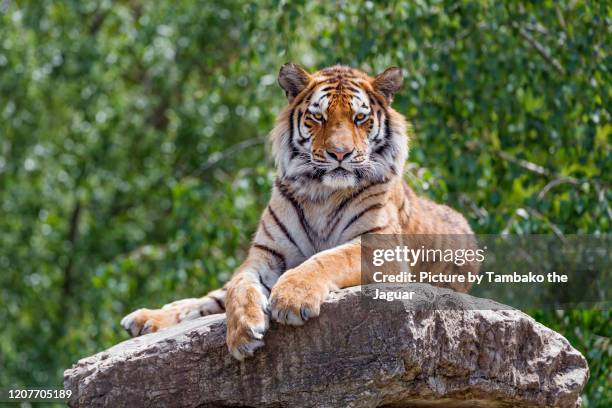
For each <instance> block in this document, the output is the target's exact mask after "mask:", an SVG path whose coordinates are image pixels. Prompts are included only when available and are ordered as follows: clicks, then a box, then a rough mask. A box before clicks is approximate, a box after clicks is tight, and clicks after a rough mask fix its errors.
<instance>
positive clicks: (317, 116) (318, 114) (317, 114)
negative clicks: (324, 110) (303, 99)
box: [312, 112, 323, 122]
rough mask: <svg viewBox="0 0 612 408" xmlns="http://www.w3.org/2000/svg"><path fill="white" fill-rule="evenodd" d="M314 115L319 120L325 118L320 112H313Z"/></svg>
mask: <svg viewBox="0 0 612 408" xmlns="http://www.w3.org/2000/svg"><path fill="white" fill-rule="evenodd" d="M312 117H313V118H315V119H316V120H318V121H319V122H321V121H322V120H323V115H321V114H320V113H319V112H317V113H313V114H312Z"/></svg>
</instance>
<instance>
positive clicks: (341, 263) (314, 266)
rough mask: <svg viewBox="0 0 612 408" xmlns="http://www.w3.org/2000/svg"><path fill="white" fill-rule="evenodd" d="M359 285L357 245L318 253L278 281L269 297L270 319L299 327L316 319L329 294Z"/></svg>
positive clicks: (359, 257) (359, 266)
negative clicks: (307, 321)
mask: <svg viewBox="0 0 612 408" xmlns="http://www.w3.org/2000/svg"><path fill="white" fill-rule="evenodd" d="M360 281H361V249H360V243H359V242H358V241H357V242H355V241H353V242H350V243H347V244H343V245H340V246H338V247H336V248H332V249H329V250H327V251H323V252H320V253H318V254H316V255H313V256H312V257H311V258H309V259H308V260H306V261H304V262H303V263H302V264H300V265H299V266H297V267H295V268H293V269H290V270H288V271H287V272H285V273H284V274H283V275H282V276H281V277H280V278H279V280H278V282H277V283H276V285H275V286H274V287H273V288H272V295H271V296H270V312H271V317H272V319H273V320H275V321H277V322H279V323H283V324H291V325H296V326H299V325H302V324H303V323H304V322H305V321H306V320H308V319H309V318H311V317H316V316H318V315H319V311H320V307H321V303H323V302H324V301H325V299H326V298H327V295H328V294H329V292H330V291H331V290H335V289H340V288H346V287H349V286H357V285H359V284H360Z"/></svg>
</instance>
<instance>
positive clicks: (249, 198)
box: [0, 0, 612, 407]
mask: <svg viewBox="0 0 612 408" xmlns="http://www.w3.org/2000/svg"><path fill="white" fill-rule="evenodd" d="M1 3H2V4H1V5H0V7H4V9H2V10H1V11H0V116H1V120H0V270H1V271H2V273H0V321H2V322H3V326H2V331H1V332H0V367H1V369H0V387H4V386H9V385H21V386H50V385H53V386H59V385H60V383H61V381H62V370H63V369H64V368H66V367H67V366H69V365H70V364H71V363H72V362H74V361H75V360H76V359H77V358H78V357H82V356H85V355H88V354H91V353H94V352H96V351H99V350H100V349H103V348H105V347H108V346H110V345H112V344H114V343H116V342H118V341H121V340H123V339H125V338H126V335H125V334H124V333H123V332H122V330H121V329H120V326H119V324H118V323H119V320H120V318H121V317H122V316H123V315H124V314H126V313H128V312H129V311H131V310H133V309H134V308H137V307H141V306H160V305H162V304H164V303H166V302H168V301H171V300H175V299H178V298H182V297H192V296H197V295H200V294H203V293H205V292H206V291H208V290H210V289H212V288H215V287H218V286H219V285H220V284H221V283H222V282H223V281H225V280H227V279H228V277H229V276H230V274H231V272H232V270H233V269H234V268H235V267H236V266H237V265H238V264H239V263H240V261H241V259H242V257H243V255H244V253H245V249H246V247H247V245H248V243H249V240H250V237H251V236H252V233H253V232H254V228H255V226H256V223H257V219H258V217H259V213H260V211H261V210H262V209H263V207H264V205H265V202H266V200H267V198H268V195H269V189H270V185H271V181H272V179H273V171H272V168H273V166H272V161H271V160H270V154H269V149H267V148H265V147H264V146H265V144H264V142H265V136H266V133H267V132H268V131H269V130H270V129H271V127H272V125H273V121H274V118H275V115H276V113H277V112H278V111H279V110H280V108H281V107H282V106H283V105H284V103H285V99H284V96H283V95H282V92H281V91H280V90H279V88H278V87H277V85H276V73H277V72H278V68H279V67H280V65H281V64H282V63H284V62H286V61H293V62H297V63H300V64H302V65H304V66H305V67H307V68H309V69H312V70H315V69H318V68H321V67H324V66H328V65H332V64H333V63H336V62H340V63H344V64H348V65H352V66H355V67H359V68H362V69H365V70H367V71H369V72H372V73H374V72H377V71H382V70H383V69H384V68H386V67H387V66H389V65H398V66H401V67H403V69H404V70H405V74H406V75H405V76H406V80H405V86H404V89H403V91H402V92H400V94H399V95H397V97H396V101H395V106H396V109H397V110H398V111H400V112H401V113H403V114H405V115H406V116H407V117H408V118H409V119H410V120H411V121H413V123H414V124H415V136H414V137H413V140H412V142H411V157H410V163H409V165H408V173H407V179H408V181H409V183H410V184H411V185H412V186H413V187H414V188H415V189H416V190H418V191H419V192H421V193H423V194H426V195H428V196H431V197H432V198H434V199H436V200H438V201H441V202H445V203H448V204H449V205H452V206H454V207H455V208H457V209H459V210H460V211H461V212H463V213H464V214H465V215H466V217H467V218H468V219H469V220H470V223H471V224H472V226H473V227H474V229H475V231H476V232H478V233H500V232H509V233H518V234H529V233H554V234H568V233H608V232H609V230H610V220H611V218H612V217H611V216H612V209H611V208H610V199H611V197H612V193H610V190H609V187H610V174H612V157H611V149H610V140H611V135H612V124H611V121H610V119H611V114H610V106H612V101H611V99H612V74H611V70H612V58H611V56H610V49H612V34H611V31H610V27H611V24H612V7H611V5H610V4H607V2H588V1H583V0H576V1H569V0H564V1H552V0H547V1H537V2H536V1H521V2H500V1H497V2H496V1H492V0H481V1H467V0H464V1H450V0H446V1H440V0H438V1H434V0H430V1H392V2H385V3H382V2H381V3H375V2H371V1H353V2H306V1H297V2H285V1H282V2H280V3H279V2H276V1H270V0H264V1H258V2H247V1H242V0H240V1H239V0H229V1H224V2H211V1H208V2H197V1H181V2H175V1H155V2H145V1H140V0H135V1H115V2H112V1H108V0H107V1H93V0H83V1H55V2H42V1H17V2H10V1H9V2H1ZM505 3H508V4H505ZM533 313H534V316H536V317H537V318H538V319H539V320H540V321H542V322H544V323H545V324H547V325H549V326H551V327H553V328H554V329H556V330H558V331H560V332H561V333H563V334H565V335H566V336H568V338H569V339H570V340H571V341H572V343H573V344H574V346H576V347H578V348H579V349H580V350H581V351H582V352H583V353H584V354H585V355H586V356H587V357H588V358H589V363H590V366H591V369H592V371H591V376H592V377H591V380H590V382H589V385H588V386H587V389H586V390H585V403H586V404H587V405H588V406H589V407H591V406H601V407H604V406H610V405H611V403H612V397H611V395H610V388H609V384H610V382H609V381H610V380H609V376H610V348H611V345H610V334H611V333H610V327H609V313H608V312H605V313H604V312H598V311H567V312H566V313H563V314H557V313H550V312H545V311H534V312H533Z"/></svg>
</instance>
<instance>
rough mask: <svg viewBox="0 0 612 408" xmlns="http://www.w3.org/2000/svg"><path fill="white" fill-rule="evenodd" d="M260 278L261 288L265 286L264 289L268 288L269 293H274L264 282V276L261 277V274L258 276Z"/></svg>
mask: <svg viewBox="0 0 612 408" xmlns="http://www.w3.org/2000/svg"><path fill="white" fill-rule="evenodd" d="M257 275H258V276H259V283H261V286H263V287H264V288H266V290H267V291H268V293H271V292H272V289H270V287H269V286H268V285H266V284H265V282H264V280H263V276H261V273H258V274H257Z"/></svg>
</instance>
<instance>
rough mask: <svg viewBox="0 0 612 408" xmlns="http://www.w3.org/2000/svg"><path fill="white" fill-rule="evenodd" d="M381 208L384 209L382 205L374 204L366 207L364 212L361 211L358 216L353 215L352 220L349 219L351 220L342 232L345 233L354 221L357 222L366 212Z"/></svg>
mask: <svg viewBox="0 0 612 408" xmlns="http://www.w3.org/2000/svg"><path fill="white" fill-rule="evenodd" d="M383 207H384V204H383V203H376V204H372V205H371V206H369V207H367V208H366V209H364V210H361V212H359V214H356V215H354V216H353V218H351V220H350V221H349V222H348V223H347V224H346V225H345V226H344V228H343V229H342V232H344V231H346V230H347V229H348V228H349V227H350V226H351V225H353V223H354V222H355V221H357V220H358V219H360V218H361V217H363V216H364V215H365V214H367V213H368V212H370V211H374V210H379V209H381V208H383Z"/></svg>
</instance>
